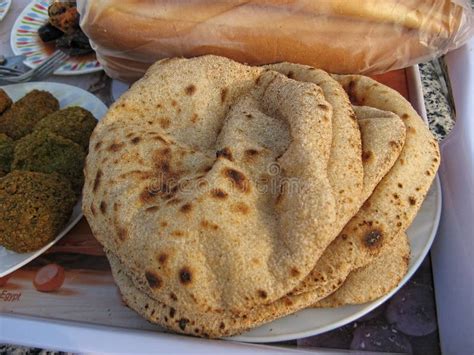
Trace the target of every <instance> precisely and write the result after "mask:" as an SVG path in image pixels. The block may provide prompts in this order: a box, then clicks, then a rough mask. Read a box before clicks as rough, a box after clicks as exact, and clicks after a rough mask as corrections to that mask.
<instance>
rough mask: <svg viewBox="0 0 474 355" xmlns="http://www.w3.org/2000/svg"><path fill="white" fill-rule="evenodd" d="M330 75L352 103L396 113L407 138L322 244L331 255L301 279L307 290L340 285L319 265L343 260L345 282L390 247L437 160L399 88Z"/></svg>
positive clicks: (416, 205)
mask: <svg viewBox="0 0 474 355" xmlns="http://www.w3.org/2000/svg"><path fill="white" fill-rule="evenodd" d="M334 77H335V78H336V80H338V81H339V82H340V83H341V84H342V85H343V87H344V89H345V90H346V92H347V93H348V94H349V97H350V99H351V102H352V103H353V104H355V105H368V106H370V107H376V108H378V109H380V110H386V111H389V112H393V113H394V114H396V115H398V116H400V117H401V118H402V120H403V123H404V124H405V127H406V139H405V145H404V146H403V150H402V152H401V153H400V156H399V157H398V159H397V162H396V163H395V165H394V166H393V168H392V169H391V170H390V172H389V173H388V174H387V175H386V176H385V177H384V178H383V179H382V181H381V182H380V184H379V185H378V186H377V187H376V189H375V190H374V192H373V194H372V195H371V196H370V198H369V199H368V200H367V201H366V202H365V203H364V205H363V206H362V208H361V209H360V211H359V212H358V213H357V214H356V215H355V216H354V218H353V219H351V221H350V222H349V223H348V224H347V225H346V226H345V227H344V230H343V231H342V233H341V235H340V237H338V238H336V240H335V241H334V242H333V243H332V244H331V245H330V246H329V248H328V249H326V251H325V254H330V258H328V259H326V258H324V254H323V257H322V258H321V260H320V261H319V262H318V264H317V265H316V267H315V269H314V270H313V272H312V273H311V276H309V277H311V278H312V280H311V281H307V279H308V278H307V279H306V280H305V282H306V285H307V287H308V289H318V288H319V289H321V285H327V284H328V283H329V284H332V285H334V284H339V285H340V284H342V282H340V281H341V279H338V278H337V277H334V275H331V277H326V276H325V274H324V273H321V272H318V270H326V269H330V270H332V268H331V267H330V266H331V265H334V264H336V265H339V266H340V265H344V266H345V270H344V271H341V270H342V267H340V268H339V269H338V270H339V272H338V274H339V277H341V278H342V281H343V280H344V279H345V277H347V275H348V274H345V273H346V272H347V271H349V272H351V271H353V270H356V269H359V268H361V267H364V266H366V265H368V264H370V263H371V262H372V261H373V260H374V259H375V258H377V256H378V255H380V253H381V252H382V251H383V250H384V249H386V248H388V247H389V245H390V244H391V243H392V241H393V239H394V238H395V237H396V236H397V235H398V234H399V233H401V232H403V231H405V230H406V229H407V228H408V227H409V226H410V224H411V223H412V221H413V219H414V217H415V216H416V214H417V212H418V210H419V208H420V206H421V203H422V202H423V200H424V199H425V196H426V193H427V191H428V189H429V188H430V186H431V183H432V181H433V179H434V177H435V174H436V171H437V169H438V167H439V163H440V154H439V147H438V142H437V141H436V139H435V138H434V137H433V135H432V134H431V132H430V131H429V129H428V127H427V126H426V125H425V123H424V122H423V120H422V119H421V117H420V116H419V115H418V114H417V113H416V111H415V110H414V109H413V107H412V106H411V105H410V103H409V102H408V101H407V100H405V99H404V98H403V97H402V96H401V95H400V94H399V93H398V92H396V91H395V90H392V89H390V88H388V87H387V86H385V85H382V84H380V83H378V82H376V81H375V80H373V79H370V78H368V77H364V76H358V75H341V76H337V75H334ZM361 110H363V111H361ZM361 112H364V114H366V115H367V117H375V116H377V115H378V114H377V113H376V111H373V110H371V109H367V108H362V109H360V110H359V113H361ZM394 145H395V143H394ZM363 154H364V155H365V157H366V159H367V158H371V157H372V153H371V152H370V151H364V153H363ZM349 255H351V257H350V258H348V259H346V260H344V261H341V259H342V258H343V257H344V256H349ZM351 258H352V259H351ZM331 259H332V260H331ZM336 260H338V261H336ZM323 262H324V263H327V264H329V265H327V264H323ZM344 274H345V276H344ZM328 280H329V281H328ZM332 285H331V287H327V286H326V287H325V291H328V290H330V288H332V287H333V286H332ZM329 294H330V293H327V294H326V295H329Z"/></svg>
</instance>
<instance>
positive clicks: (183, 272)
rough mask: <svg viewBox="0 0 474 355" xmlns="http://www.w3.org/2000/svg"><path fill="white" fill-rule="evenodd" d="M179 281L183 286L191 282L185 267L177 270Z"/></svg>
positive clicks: (188, 271)
mask: <svg viewBox="0 0 474 355" xmlns="http://www.w3.org/2000/svg"><path fill="white" fill-rule="evenodd" d="M179 281H180V282H181V283H182V284H183V285H188V284H190V283H191V282H192V274H191V270H190V269H189V268H188V267H187V266H185V267H183V268H181V270H179Z"/></svg>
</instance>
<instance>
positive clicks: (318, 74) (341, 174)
mask: <svg viewBox="0 0 474 355" xmlns="http://www.w3.org/2000/svg"><path fill="white" fill-rule="evenodd" d="M266 68H268V69H271V70H275V71H277V72H279V73H282V74H284V75H286V76H287V77H289V78H291V79H294V80H298V81H303V82H310V83H314V84H316V85H318V86H319V87H320V88H321V89H322V90H323V93H324V97H325V98H326V100H327V101H328V102H329V103H330V104H331V106H332V108H333V119H332V142H331V155H330V157H329V163H328V178H329V182H330V184H331V186H332V189H333V191H334V194H335V197H336V208H337V215H336V223H337V228H336V229H338V231H340V230H341V229H342V227H344V225H345V224H346V223H347V222H348V221H349V219H350V218H351V217H352V216H353V215H354V214H355V213H356V212H357V210H358V209H359V207H360V195H361V192H362V188H363V187H362V184H363V178H364V170H363V167H362V147H361V138H360V131H359V126H358V124H357V119H356V116H355V114H354V110H353V109H352V106H351V103H350V101H349V99H348V97H347V94H346V93H345V92H344V89H343V88H342V87H341V85H339V83H338V82H337V81H335V80H334V79H333V78H331V76H330V75H329V74H328V73H326V72H325V71H323V70H319V69H315V68H313V67H310V66H306V65H299V64H292V63H279V64H272V65H267V66H266Z"/></svg>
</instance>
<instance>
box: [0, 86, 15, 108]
mask: <svg viewBox="0 0 474 355" xmlns="http://www.w3.org/2000/svg"><path fill="white" fill-rule="evenodd" d="M12 104H13V102H12V99H10V96H8V94H7V93H6V92H5V91H4V90H2V89H0V114H2V113H3V112H5V111H6V110H7V109H9V108H10V106H11V105H12Z"/></svg>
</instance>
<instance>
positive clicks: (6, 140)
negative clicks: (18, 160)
mask: <svg viewBox="0 0 474 355" xmlns="http://www.w3.org/2000/svg"><path fill="white" fill-rule="evenodd" d="M14 144H15V143H14V142H13V139H11V138H10V137H8V136H7V135H6V134H3V133H0V177H2V176H4V175H6V174H8V173H9V172H10V167H11V164H12V161H13V149H14Z"/></svg>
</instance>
